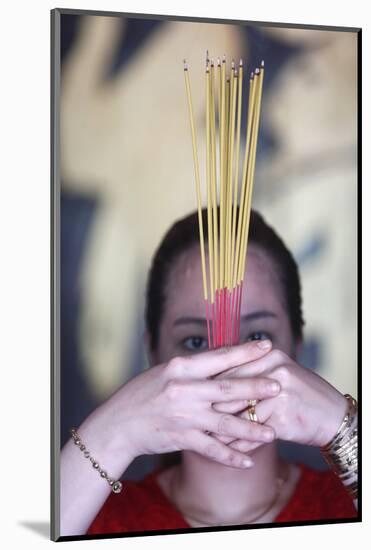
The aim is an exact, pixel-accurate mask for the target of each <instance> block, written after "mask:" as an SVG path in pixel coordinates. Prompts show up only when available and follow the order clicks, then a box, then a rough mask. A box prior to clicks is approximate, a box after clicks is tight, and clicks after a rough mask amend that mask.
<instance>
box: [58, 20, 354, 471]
mask: <svg viewBox="0 0 371 550" xmlns="http://www.w3.org/2000/svg"><path fill="white" fill-rule="evenodd" d="M207 49H208V50H209V52H210V55H211V57H214V58H216V57H218V56H220V57H221V56H222V55H223V54H224V53H225V54H226V55H227V58H228V60H231V59H232V58H234V59H236V60H238V59H239V58H240V57H242V58H243V59H244V61H245V64H246V63H247V66H248V68H249V70H252V69H253V68H254V67H255V66H257V65H258V64H260V61H261V59H264V60H265V66H266V76H265V81H264V94H263V104H262V124H261V129H260V136H259V144H258V159H257V169H256V170H257V171H256V179H255V185H254V196H253V207H255V208H256V209H258V210H259V211H260V212H261V213H262V214H263V215H264V217H265V219H266V220H267V221H268V222H269V223H270V224H271V225H273V227H275V228H276V229H277V231H278V232H279V234H280V235H281V236H282V237H283V238H284V240H285V242H286V244H287V245H288V247H289V248H290V249H291V250H292V251H293V253H294V256H295V258H296V259H297V261H298V263H299V267H300V271H301V275H302V283H303V296H304V313H305V319H306V325H305V338H306V343H305V346H304V349H303V354H302V357H301V358H300V359H301V363H302V364H304V365H305V366H307V367H308V368H311V369H315V370H316V371H317V372H318V373H319V374H320V375H321V376H323V377H324V378H326V379H327V380H329V381H330V382H331V383H332V384H334V385H335V386H336V387H337V388H338V389H339V390H340V391H342V392H344V393H346V392H348V393H351V394H352V395H354V396H355V397H357V387H356V384H357V378H356V367H357V365H356V357H357V349H356V331H357V311H356V292H357V289H356V277H357V273H356V262H357V258H356V216H357V211H356V198H357V180H356V177H357V171H356V169H357V166H356V153H357V141H356V140H357V137H356V131H357V127H356V114H357V104H356V97H357V82H356V80H357V74H356V68H357V36H356V34H354V33H349V32H337V31H327V30H323V31H322V30H321V31H320V30H309V29H305V30H304V29H284V28H279V27H277V28H272V27H263V26H259V27H256V26H248V25H221V24H215V23H199V22H197V23H196V22H183V21H182V22H179V21H169V20H167V21H160V20H149V19H142V18H124V17H122V18H121V17H105V16H80V15H62V16H61V58H62V78H61V82H62V84H61V152H60V153H61V179H62V197H61V270H62V271H61V283H62V286H61V306H62V309H61V436H62V440H61V444H62V445H63V444H64V442H65V441H66V439H67V438H68V437H69V434H68V429H69V427H70V426H72V425H76V426H78V425H79V424H80V423H81V422H82V421H83V419H84V418H85V417H86V416H87V415H88V414H89V413H90V412H91V411H92V410H93V409H94V408H95V407H96V406H97V405H98V404H99V403H101V402H102V401H103V400H104V399H106V398H107V397H108V396H109V395H110V394H111V393H112V392H113V391H114V390H115V389H116V388H117V387H118V386H119V385H121V384H122V383H123V382H125V381H126V380H127V379H128V378H130V377H132V376H133V375H135V374H137V373H139V372H140V371H141V370H143V369H144V368H145V367H146V366H147V362H146V357H145V354H144V349H143V345H142V338H143V328H144V326H143V315H144V292H145V284H146V277H147V272H148V268H149V264H150V260H151V256H152V254H153V253H154V250H155V248H156V247H157V245H158V243H159V241H160V240H161V238H162V236H163V235H164V233H165V231H166V230H167V229H168V227H169V226H170V225H171V224H172V223H173V222H174V221H175V220H176V219H177V218H179V217H181V216H183V215H185V214H186V213H188V212H190V211H192V210H194V209H195V207H196V199H195V192H194V170H193V158H192V145H191V137H190V129H189V119H188V112H187V103H186V95H185V88H184V77H183V59H184V58H186V59H187V61H188V62H189V65H190V68H191V74H190V76H191V85H192V94H193V101H194V110H195V115H196V121H197V125H198V142H199V150H200V152H201V151H204V150H205V141H204V138H203V133H202V131H203V129H204V120H205V113H204V77H203V70H204V58H205V52H206V50H207ZM200 163H201V166H202V163H203V156H202V153H201V154H200ZM203 172H204V171H203ZM203 172H202V173H203ZM281 452H282V453H283V454H284V455H287V456H288V457H290V458H292V459H300V460H304V461H305V462H307V463H309V464H311V465H314V466H316V467H318V468H323V467H325V465H324V464H323V462H322V461H321V458H320V456H319V453H318V452H317V450H316V449H312V448H301V447H298V446H295V445H288V444H284V445H282V446H281ZM154 464H155V461H154V459H152V458H151V457H143V458H141V459H138V460H137V461H135V463H134V464H133V465H132V466H131V467H130V468H129V471H128V472H127V475H128V477H132V478H137V477H141V476H142V475H144V474H145V473H146V472H147V471H149V470H150V469H151V468H152V467H153V465H154Z"/></svg>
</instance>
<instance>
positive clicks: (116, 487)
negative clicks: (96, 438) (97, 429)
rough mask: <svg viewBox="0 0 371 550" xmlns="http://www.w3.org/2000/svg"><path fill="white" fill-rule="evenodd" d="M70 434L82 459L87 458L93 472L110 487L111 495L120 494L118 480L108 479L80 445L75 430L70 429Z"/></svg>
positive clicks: (120, 485)
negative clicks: (95, 471) (81, 453)
mask: <svg viewBox="0 0 371 550" xmlns="http://www.w3.org/2000/svg"><path fill="white" fill-rule="evenodd" d="M70 434H71V436H72V438H73V440H74V442H75V445H77V446H78V447H79V449H80V451H81V452H83V454H84V457H85V458H88V459H89V460H90V462H91V464H92V466H93V468H94V470H97V472H98V473H99V474H100V476H101V477H102V478H103V479H105V480H106V481H107V482H108V484H109V485H110V487H111V489H112V492H113V493H121V491H122V483H121V481H119V480H114V479H112V478H110V477H109V476H108V474H107V472H106V471H105V470H103V469H102V468H101V467H100V465H99V464H98V462H97V461H96V460H95V458H93V457H92V456H91V455H90V451H88V450H86V446H85V445H84V444H83V443H82V441H81V438H80V436H79V435H78V433H77V430H76V428H70Z"/></svg>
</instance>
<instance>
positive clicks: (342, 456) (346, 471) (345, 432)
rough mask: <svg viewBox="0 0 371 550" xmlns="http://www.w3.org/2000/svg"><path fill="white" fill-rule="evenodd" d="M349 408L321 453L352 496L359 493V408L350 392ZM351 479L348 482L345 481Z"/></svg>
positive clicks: (346, 395) (348, 398) (347, 396)
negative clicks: (357, 477)
mask: <svg viewBox="0 0 371 550" xmlns="http://www.w3.org/2000/svg"><path fill="white" fill-rule="evenodd" d="M344 397H346V399H347V400H348V408H347V411H346V414H345V416H344V418H343V421H342V423H341V425H340V427H339V429H338V431H337V432H336V434H335V435H334V437H333V438H332V439H331V441H330V442H329V443H327V444H326V445H324V446H323V447H321V454H322V456H323V458H324V459H325V461H326V462H327V464H328V465H329V466H330V467H331V468H332V470H333V471H334V472H335V474H336V475H337V476H338V477H339V479H340V480H341V481H342V483H343V484H344V486H345V488H346V490H347V491H348V493H349V494H350V496H351V497H352V498H354V499H355V498H357V495H358V480H357V479H354V478H355V477H356V476H357V475H358V428H357V418H358V416H357V415H358V408H357V401H356V400H355V399H354V398H353V397H352V396H351V395H349V394H348V393H347V394H345V396H344ZM347 481H350V483H348V484H346V483H345V482H347Z"/></svg>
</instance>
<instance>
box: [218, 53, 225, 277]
mask: <svg viewBox="0 0 371 550" xmlns="http://www.w3.org/2000/svg"><path fill="white" fill-rule="evenodd" d="M220 89H221V91H220V97H221V108H220V122H219V124H220V138H219V146H220V175H219V186H220V189H219V190H220V211H219V231H220V256H219V260H220V268H219V279H220V282H219V288H223V287H224V245H225V227H224V191H225V189H224V179H225V178H224V170H225V167H224V164H225V143H224V142H225V137H224V135H225V58H223V61H222V68H221V79H220Z"/></svg>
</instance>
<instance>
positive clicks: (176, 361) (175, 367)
mask: <svg viewBox="0 0 371 550" xmlns="http://www.w3.org/2000/svg"><path fill="white" fill-rule="evenodd" d="M186 364H187V359H186V358H184V357H178V356H177V357H173V358H172V359H170V361H169V362H168V364H167V373H168V375H169V377H180V376H181V375H182V374H183V373H184V371H185V370H186V368H187V366H186Z"/></svg>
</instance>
